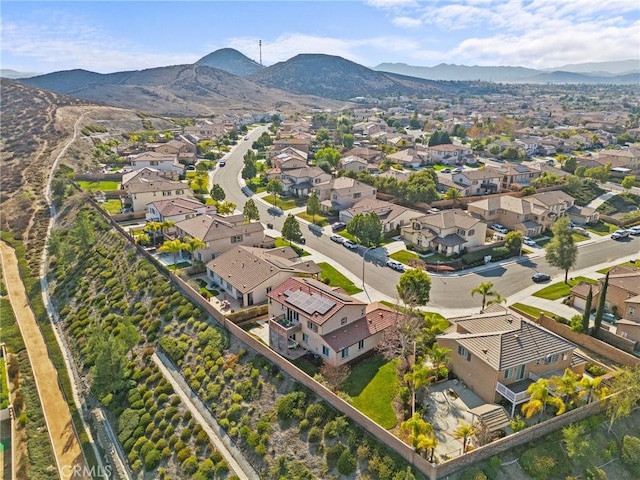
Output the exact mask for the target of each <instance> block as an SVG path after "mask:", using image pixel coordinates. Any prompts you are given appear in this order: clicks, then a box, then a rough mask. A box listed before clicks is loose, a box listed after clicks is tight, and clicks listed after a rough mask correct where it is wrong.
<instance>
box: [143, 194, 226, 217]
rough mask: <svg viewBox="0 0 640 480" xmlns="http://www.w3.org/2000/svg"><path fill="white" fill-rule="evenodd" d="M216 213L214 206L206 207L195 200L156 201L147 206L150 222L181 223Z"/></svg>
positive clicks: (187, 198) (185, 198) (170, 199)
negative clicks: (166, 221) (198, 216)
mask: <svg viewBox="0 0 640 480" xmlns="http://www.w3.org/2000/svg"><path fill="white" fill-rule="evenodd" d="M213 213H216V207H215V206H214V205H205V204H203V203H202V202H200V201H199V200H196V199H195V198H189V197H184V198H168V199H164V200H156V201H153V202H151V203H150V204H149V205H147V215H146V219H147V221H148V222H163V221H165V220H169V221H171V222H174V223H176V222H181V221H182V220H186V219H187V218H191V217H195V216H197V215H205V214H213Z"/></svg>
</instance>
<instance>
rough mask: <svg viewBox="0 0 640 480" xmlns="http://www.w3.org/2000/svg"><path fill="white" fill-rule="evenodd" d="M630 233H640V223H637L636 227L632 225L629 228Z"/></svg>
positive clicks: (636, 234)
mask: <svg viewBox="0 0 640 480" xmlns="http://www.w3.org/2000/svg"><path fill="white" fill-rule="evenodd" d="M629 233H630V234H631V235H635V236H638V235H640V225H636V226H635V227H631V228H630V229H629Z"/></svg>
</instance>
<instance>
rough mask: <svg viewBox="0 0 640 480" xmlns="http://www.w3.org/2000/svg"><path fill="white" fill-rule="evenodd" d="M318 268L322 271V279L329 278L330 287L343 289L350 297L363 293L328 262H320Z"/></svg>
mask: <svg viewBox="0 0 640 480" xmlns="http://www.w3.org/2000/svg"><path fill="white" fill-rule="evenodd" d="M318 266H319V267H320V268H321V269H322V278H323V279H324V278H328V279H329V285H330V286H332V287H341V288H342V289H343V290H344V291H345V292H347V293H348V294H349V295H354V294H356V293H360V292H361V291H362V289H361V288H358V287H356V286H355V285H354V284H353V282H352V281H351V280H349V279H348V278H347V277H345V276H344V275H342V274H341V273H340V272H339V271H338V270H336V269H335V268H334V267H333V266H332V265H330V264H328V263H326V262H320V263H319V264H318Z"/></svg>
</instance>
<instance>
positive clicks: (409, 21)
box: [391, 17, 422, 28]
mask: <svg viewBox="0 0 640 480" xmlns="http://www.w3.org/2000/svg"><path fill="white" fill-rule="evenodd" d="M391 23H393V24H394V25H395V26H396V27H401V28H418V27H421V26H422V20H420V19H419V18H412V17H396V18H394V19H393V20H392V21H391Z"/></svg>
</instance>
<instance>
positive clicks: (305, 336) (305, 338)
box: [302, 333, 309, 343]
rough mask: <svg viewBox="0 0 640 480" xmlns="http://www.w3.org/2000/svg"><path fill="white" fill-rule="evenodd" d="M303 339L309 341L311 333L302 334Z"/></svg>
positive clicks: (305, 341)
mask: <svg viewBox="0 0 640 480" xmlns="http://www.w3.org/2000/svg"><path fill="white" fill-rule="evenodd" d="M302 341H303V342H304V343H309V335H307V334H306V333H303V334H302Z"/></svg>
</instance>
